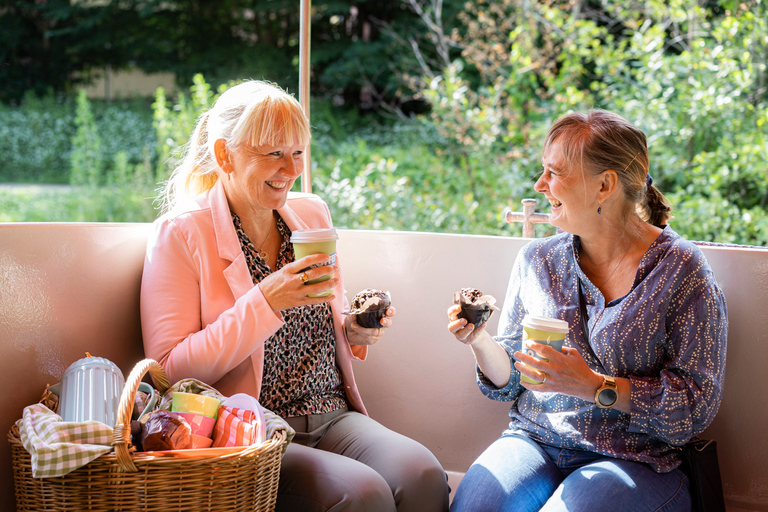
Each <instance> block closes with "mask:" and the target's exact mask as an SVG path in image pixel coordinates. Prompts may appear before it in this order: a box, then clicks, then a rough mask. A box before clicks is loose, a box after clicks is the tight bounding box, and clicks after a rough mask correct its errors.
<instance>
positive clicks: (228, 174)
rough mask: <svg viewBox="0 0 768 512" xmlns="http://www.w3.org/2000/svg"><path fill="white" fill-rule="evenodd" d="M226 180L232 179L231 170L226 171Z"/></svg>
mask: <svg viewBox="0 0 768 512" xmlns="http://www.w3.org/2000/svg"><path fill="white" fill-rule="evenodd" d="M227 181H232V173H231V172H228V173H227Z"/></svg>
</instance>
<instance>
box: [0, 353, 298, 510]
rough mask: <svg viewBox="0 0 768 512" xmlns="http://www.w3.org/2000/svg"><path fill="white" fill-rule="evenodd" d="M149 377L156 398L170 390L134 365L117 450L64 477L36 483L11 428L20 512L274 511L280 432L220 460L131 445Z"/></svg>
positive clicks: (147, 366)
mask: <svg viewBox="0 0 768 512" xmlns="http://www.w3.org/2000/svg"><path fill="white" fill-rule="evenodd" d="M147 372H149V373H150V375H151V376H152V380H153V381H154V382H155V387H156V388H157V389H158V390H159V391H160V393H164V392H165V391H167V390H168V388H169V383H168V377H166V375H165V372H164V371H163V369H162V367H161V366H160V365H159V364H158V363H157V362H155V361H153V360H152V359H144V360H143V361H141V362H140V363H138V364H137V365H136V366H135V367H134V369H133V370H132V371H131V374H130V376H129V377H128V379H127V382H126V384H125V388H124V389H123V394H122V396H121V397H120V406H119V409H118V424H117V425H115V441H114V451H113V452H110V453H107V454H105V455H102V456H101V457H99V458H97V459H95V460H93V461H91V462H90V463H88V464H86V465H85V466H83V467H81V468H79V469H77V470H75V471H72V472H71V473H68V474H66V475H64V476H61V477H54V478H33V477H32V467H31V458H30V455H29V453H28V452H27V451H26V450H25V449H24V446H23V445H22V443H21V439H20V437H19V431H18V428H17V427H16V426H15V425H14V426H13V427H12V428H11V430H10V432H9V433H8V442H9V443H10V445H11V455H12V462H13V477H14V481H15V488H16V506H17V510H18V511H20V512H21V511H28V510H29V511H32V510H35V511H38V510H46V511H76V512H81V511H84V510H91V511H158V512H160V511H163V512H165V511H171V510H178V511H183V512H189V511H197V510H207V511H228V512H229V511H248V512H253V511H259V512H261V511H271V510H274V508H275V501H276V499H277V484H278V479H279V476H280V462H281V458H282V448H283V444H284V443H285V440H286V437H285V433H284V431H279V433H278V434H276V435H273V436H272V438H270V439H269V440H267V442H265V443H264V444H262V445H258V446H247V447H243V448H242V450H230V451H228V452H227V453H226V454H223V455H218V456H204V455H200V456H196V455H192V456H184V457H174V456H156V455H149V454H147V455H145V454H143V453H142V452H136V451H135V450H134V449H133V448H132V447H131V443H130V439H131V432H130V420H131V414H132V412H133V404H134V397H135V395H136V392H137V391H138V388H139V384H140V383H141V380H142V379H143V378H144V376H145V375H146V373H147ZM204 451H205V450H203V452H204Z"/></svg>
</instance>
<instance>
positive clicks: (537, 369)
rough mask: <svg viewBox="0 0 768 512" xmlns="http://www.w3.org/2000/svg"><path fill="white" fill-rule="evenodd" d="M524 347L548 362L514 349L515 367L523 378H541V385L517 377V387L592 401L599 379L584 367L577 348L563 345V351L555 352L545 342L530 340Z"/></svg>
mask: <svg viewBox="0 0 768 512" xmlns="http://www.w3.org/2000/svg"><path fill="white" fill-rule="evenodd" d="M528 346H529V347H530V348H531V349H533V351H534V352H536V353H537V354H539V355H540V356H541V357H544V358H547V359H549V361H543V360H541V359H537V358H535V357H533V356H529V355H527V354H524V353H523V352H515V354H514V355H515V359H517V361H516V362H515V368H517V370H519V371H520V373H521V374H523V375H525V376H526V377H530V378H531V379H533V380H536V381H542V383H541V384H529V383H527V382H525V381H522V380H521V381H520V385H521V386H523V387H524V388H526V389H530V390H531V391H542V392H544V391H546V392H555V393H563V394H566V395H570V396H575V397H577V398H581V399H583V400H587V401H590V402H593V401H594V399H595V390H597V388H599V387H600V385H601V384H602V382H603V379H602V377H600V375H598V374H597V373H595V372H594V371H592V369H590V367H589V366H587V363H586V361H584V358H583V357H582V356H581V354H580V353H579V351H578V350H576V349H575V348H569V347H563V351H562V352H558V351H557V350H555V349H554V348H552V347H550V346H549V345H544V344H542V343H534V342H531V341H528ZM520 363H525V364H522V365H521V364H520Z"/></svg>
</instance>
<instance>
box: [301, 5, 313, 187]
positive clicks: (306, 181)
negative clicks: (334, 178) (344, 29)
mask: <svg viewBox="0 0 768 512" xmlns="http://www.w3.org/2000/svg"><path fill="white" fill-rule="evenodd" d="M311 24H312V1H311V0H301V23H300V26H299V30H300V32H301V34H300V38H299V102H300V103H301V106H302V108H303V109H304V113H305V114H307V118H309V48H310V36H311V30H310V29H311ZM304 156H305V158H304V171H303V172H302V173H301V191H302V192H312V154H311V152H310V147H309V146H307V152H306V154H305V155H304Z"/></svg>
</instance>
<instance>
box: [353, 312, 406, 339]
mask: <svg viewBox="0 0 768 512" xmlns="http://www.w3.org/2000/svg"><path fill="white" fill-rule="evenodd" d="M395 313H397V311H395V308H393V307H390V308H387V312H386V316H385V317H384V318H382V319H381V327H374V328H372V329H366V328H365V327H360V324H358V323H357V315H346V317H345V318H344V330H345V331H346V333H347V339H348V340H349V343H350V344H351V345H373V344H374V343H376V342H378V341H379V340H380V339H381V337H382V336H383V335H384V329H386V328H387V327H390V326H391V325H392V320H391V317H393V316H395Z"/></svg>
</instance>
